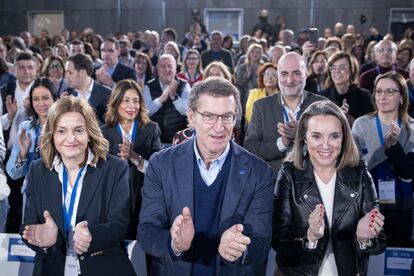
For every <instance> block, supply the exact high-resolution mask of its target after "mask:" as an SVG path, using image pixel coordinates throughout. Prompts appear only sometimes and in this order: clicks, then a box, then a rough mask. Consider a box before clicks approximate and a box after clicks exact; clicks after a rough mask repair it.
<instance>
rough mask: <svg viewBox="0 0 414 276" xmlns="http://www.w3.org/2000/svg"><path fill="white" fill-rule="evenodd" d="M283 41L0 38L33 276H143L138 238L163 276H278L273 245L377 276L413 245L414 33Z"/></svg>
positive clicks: (203, 35)
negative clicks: (130, 252)
mask: <svg viewBox="0 0 414 276" xmlns="http://www.w3.org/2000/svg"><path fill="white" fill-rule="evenodd" d="M263 16H264V14H263ZM268 27H269V26H268V24H266V22H265V21H262V22H261V24H258V25H257V26H255V28H254V30H253V32H252V34H251V35H244V36H243V37H241V38H240V44H239V45H240V47H239V48H238V49H235V48H233V40H232V37H231V36H229V35H226V36H225V35H224V34H223V33H222V32H220V31H213V32H211V33H210V34H208V33H207V31H206V30H205V27H204V26H203V25H202V24H200V22H197V21H194V22H193V23H192V24H191V25H190V27H189V29H188V32H187V33H186V35H185V37H184V39H183V41H182V42H181V43H180V42H178V37H177V33H176V31H175V30H174V29H172V28H166V29H164V30H163V31H162V32H161V33H160V34H159V33H158V32H156V31H150V30H146V31H142V32H141V31H140V32H129V33H128V34H116V35H111V36H107V37H103V36H101V35H100V34H96V33H94V32H93V30H92V29H86V30H85V31H83V32H82V33H76V32H72V33H70V32H68V31H67V30H64V31H62V33H61V34H59V35H55V36H54V37H52V38H49V37H48V35H47V32H46V31H45V32H42V35H41V36H39V37H33V36H32V35H31V34H30V33H29V32H27V31H24V32H22V33H21V34H20V36H14V37H13V36H7V37H3V38H1V39H0V93H1V98H0V101H1V103H0V114H1V126H2V128H1V129H2V131H1V135H0V161H1V162H2V167H3V169H4V170H3V169H2V170H0V174H1V175H3V176H4V177H3V178H1V179H0V180H2V179H4V180H6V179H7V184H8V186H9V188H10V191H9V192H10V194H9V192H7V189H3V188H2V189H0V192H2V191H4V190H6V192H7V194H4V195H3V194H2V195H0V232H7V233H20V234H21V235H22V237H23V240H24V242H25V243H26V244H27V245H28V246H29V247H30V248H32V249H33V250H34V251H35V252H36V258H35V267H34V272H33V274H34V275H63V274H64V275H97V274H99V275H114V274H119V273H120V274H122V275H134V274H135V271H134V269H133V267H132V265H131V263H130V261H129V260H128V256H127V252H126V250H125V247H124V243H123V242H124V239H136V240H137V241H138V243H139V245H140V246H141V248H142V249H143V250H144V251H145V253H146V254H147V271H148V272H150V273H151V274H152V275H173V274H174V273H176V274H177V275H181V274H183V275H184V274H185V275H263V274H264V271H265V260H266V258H267V256H268V253H269V250H270V248H271V247H272V248H273V249H274V250H275V251H276V262H277V269H278V270H280V271H281V272H282V273H283V274H286V275H304V274H309V275H356V274H359V275H365V274H366V273H367V265H368V257H369V256H370V255H376V254H380V253H382V252H383V251H384V250H385V247H386V246H392V247H413V245H414V243H413V241H414V233H413V215H414V214H413V207H414V205H413V188H412V184H413V178H414V170H413V168H414V119H413V117H414V89H413V83H414V59H413V50H414V32H409V31H407V32H406V34H404V35H405V36H404V37H403V38H398V39H397V38H394V37H393V36H392V34H386V35H385V36H384V37H383V36H381V35H380V34H379V33H378V31H377V30H376V28H374V27H372V28H370V36H369V37H364V36H363V35H361V34H357V33H356V32H355V28H354V27H353V25H348V26H347V27H346V28H345V27H344V25H343V24H342V23H340V22H338V23H337V24H336V25H335V29H334V31H332V30H331V29H330V28H326V29H325V30H324V32H323V36H321V37H320V38H319V40H318V42H317V43H312V42H311V41H309V30H300V31H299V32H298V33H297V35H296V39H295V33H294V32H293V31H292V30H290V29H286V26H285V24H284V23H283V22H282V21H281V24H280V26H279V28H278V30H277V33H275V32H274V31H269V28H268ZM269 32H271V34H269ZM5 182H6V181H2V183H0V185H3V186H4V185H7V184H6V183H5Z"/></svg>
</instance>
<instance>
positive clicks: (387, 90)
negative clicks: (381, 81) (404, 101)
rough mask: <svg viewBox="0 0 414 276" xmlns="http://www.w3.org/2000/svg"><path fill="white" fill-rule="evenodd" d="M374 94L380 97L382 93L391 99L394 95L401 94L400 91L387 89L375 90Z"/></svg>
mask: <svg viewBox="0 0 414 276" xmlns="http://www.w3.org/2000/svg"><path fill="white" fill-rule="evenodd" d="M374 92H375V94H377V95H378V96H380V95H381V94H382V93H384V94H385V96H388V97H391V96H392V95H394V94H396V93H400V90H398V89H392V88H387V89H381V88H375V89H374Z"/></svg>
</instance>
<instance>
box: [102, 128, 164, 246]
mask: <svg viewBox="0 0 414 276" xmlns="http://www.w3.org/2000/svg"><path fill="white" fill-rule="evenodd" d="M102 134H103V135H104V137H105V138H106V139H107V140H108V141H109V153H110V154H113V155H118V153H119V148H118V145H119V144H122V137H121V136H120V135H119V134H118V131H117V129H116V127H108V126H107V125H104V126H103V127H102ZM160 135H161V130H160V128H159V127H158V124H157V123H155V122H149V123H148V124H147V125H146V126H143V125H142V124H140V125H139V127H138V128H137V136H136V139H135V141H134V144H133V148H132V150H133V151H135V152H136V153H138V154H139V155H141V156H142V157H143V158H144V159H145V160H149V158H150V157H151V155H152V154H153V153H155V152H157V151H159V150H160V149H161V140H160ZM128 165H129V173H130V174H129V175H130V178H129V189H130V203H131V204H130V205H131V220H130V226H129V227H128V233H127V238H128V239H132V240H134V239H135V238H136V236H137V235H136V231H137V226H138V222H139V221H138V219H139V211H140V209H141V188H142V185H143V184H144V174H143V173H142V172H140V171H138V170H137V168H136V167H135V165H133V164H132V163H131V162H130V161H128Z"/></svg>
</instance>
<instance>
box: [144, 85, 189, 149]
mask: <svg viewBox="0 0 414 276" xmlns="http://www.w3.org/2000/svg"><path fill="white" fill-rule="evenodd" d="M177 81H178V87H177V95H178V96H181V93H182V91H183V89H184V87H185V85H186V84H187V82H186V81H185V80H181V79H177ZM147 85H148V87H149V89H150V93H151V98H152V100H154V99H156V98H158V97H159V96H161V95H162V93H163V91H162V89H161V86H160V82H159V79H158V78H156V79H152V80H150V81H149V82H148V84H147ZM151 120H152V121H154V122H156V123H157V124H158V125H159V127H160V129H161V142H162V143H168V144H171V143H172V140H173V137H174V135H175V133H177V131H180V130H182V129H185V128H186V127H187V116H184V115H181V114H180V112H178V111H177V110H176V109H175V107H174V104H173V102H172V101H171V99H168V100H167V101H166V102H165V103H164V104H163V105H162V107H161V108H160V109H159V110H158V111H157V112H155V113H154V114H153V115H152V116H151Z"/></svg>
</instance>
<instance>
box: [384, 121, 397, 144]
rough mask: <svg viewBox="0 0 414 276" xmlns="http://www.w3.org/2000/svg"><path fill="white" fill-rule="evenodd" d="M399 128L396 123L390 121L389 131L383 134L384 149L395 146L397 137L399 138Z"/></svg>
mask: <svg viewBox="0 0 414 276" xmlns="http://www.w3.org/2000/svg"><path fill="white" fill-rule="evenodd" d="M400 131H401V129H400V127H399V126H398V123H397V122H396V121H392V123H391V127H390V130H389V131H388V132H387V133H386V134H385V137H384V147H385V148H386V149H388V148H390V147H392V146H394V145H395V144H397V141H398V137H399V136H400Z"/></svg>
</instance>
